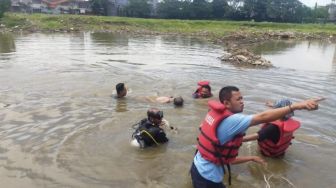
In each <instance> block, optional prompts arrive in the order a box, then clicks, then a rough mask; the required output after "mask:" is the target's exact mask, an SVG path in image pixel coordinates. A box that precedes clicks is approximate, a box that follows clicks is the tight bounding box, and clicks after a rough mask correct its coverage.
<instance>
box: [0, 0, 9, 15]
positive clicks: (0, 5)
mask: <svg viewBox="0 0 336 188" xmlns="http://www.w3.org/2000/svg"><path fill="white" fill-rule="evenodd" d="M10 6H11V1H10V0H1V1H0V18H2V17H3V15H4V13H5V12H6V11H8V10H9V8H10Z"/></svg>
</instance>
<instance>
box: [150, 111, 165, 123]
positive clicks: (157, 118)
mask: <svg viewBox="0 0 336 188" xmlns="http://www.w3.org/2000/svg"><path fill="white" fill-rule="evenodd" d="M147 118H148V120H149V121H150V122H151V123H153V124H154V125H160V123H161V121H162V118H163V112H162V111H160V110H159V109H157V108H150V109H148V111H147Z"/></svg>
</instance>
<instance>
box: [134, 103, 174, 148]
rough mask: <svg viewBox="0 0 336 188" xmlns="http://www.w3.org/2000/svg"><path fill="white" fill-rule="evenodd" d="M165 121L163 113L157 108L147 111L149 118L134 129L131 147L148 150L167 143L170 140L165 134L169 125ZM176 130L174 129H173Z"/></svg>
mask: <svg viewBox="0 0 336 188" xmlns="http://www.w3.org/2000/svg"><path fill="white" fill-rule="evenodd" d="M167 124H168V123H167V122H166V121H164V120H163V112H162V111H160V110H159V109H157V108H150V109H148V111H147V118H144V119H142V120H141V121H140V122H139V123H137V124H135V125H134V126H133V127H134V129H135V131H134V133H133V134H132V141H131V145H132V146H136V147H140V148H146V147H150V146H155V145H161V144H164V143H167V142H168V141H169V139H168V138H167V136H166V133H165V130H164V129H165V126H169V124H168V125H167ZM170 128H171V129H174V127H171V126H170Z"/></svg>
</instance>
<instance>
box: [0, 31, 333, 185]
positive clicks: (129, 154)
mask: <svg viewBox="0 0 336 188" xmlns="http://www.w3.org/2000/svg"><path fill="white" fill-rule="evenodd" d="M6 40H7V39H6V37H5V38H4V37H0V44H2V45H3V44H5V43H6V42H5V41H6ZM11 40H12V44H11V45H10V46H12V47H6V49H10V48H11V49H12V50H10V51H7V52H5V53H0V62H1V66H0V92H1V95H0V104H3V105H1V106H0V118H1V119H0V120H1V121H0V167H2V168H0V173H1V174H2V186H3V187H34V188H35V187H144V188H145V187H153V188H154V187H182V188H188V187H191V184H190V177H189V174H188V170H189V168H190V165H191V161H192V158H193V153H194V151H195V143H196V140H195V139H196V136H197V134H198V126H199V124H200V122H201V120H202V118H203V117H204V115H205V113H206V112H207V107H206V103H207V100H194V99H192V97H191V93H192V92H193V91H194V90H195V88H196V87H197V84H196V83H197V81H199V80H210V81H211V85H212V88H213V93H214V97H213V98H214V99H215V98H216V97H217V94H216V93H218V91H219V90H220V88H221V87H222V86H225V85H228V84H230V85H237V86H238V87H239V88H240V89H241V91H242V93H243V94H244V98H245V103H246V105H245V106H246V107H245V112H246V113H247V114H252V113H256V112H259V111H262V110H264V109H265V106H264V102H265V101H266V100H277V99H279V98H282V97H289V98H291V99H293V100H294V101H299V100H302V99H306V98H309V97H312V96H324V97H326V98H327V100H326V101H325V102H322V104H321V107H320V110H319V111H316V112H311V113H308V112H300V111H299V112H297V113H296V117H297V118H298V119H299V120H301V122H302V127H301V128H300V130H299V131H298V133H297V139H296V140H295V142H294V144H293V145H292V147H291V148H290V149H289V151H288V153H287V154H286V156H285V157H284V158H282V159H267V160H268V162H269V166H268V168H267V169H264V168H262V167H259V166H258V165H256V164H254V163H248V164H242V165H236V166H233V167H232V173H233V187H256V188H259V187H265V186H266V182H265V181H264V177H265V176H266V177H267V178H269V184H270V185H271V186H273V187H290V185H289V184H288V183H287V181H286V180H284V179H283V178H286V179H287V180H288V181H290V182H291V183H292V184H293V185H295V186H296V187H312V188H313V187H332V186H333V185H335V184H336V182H335V179H334V177H333V172H334V171H335V169H336V164H334V163H330V161H333V159H334V158H335V157H336V153H335V152H334V144H335V143H336V139H335V137H336V132H335V130H334V121H335V117H336V114H335V113H336V112H335V110H334V107H335V106H336V92H335V91H336V88H335V87H336V86H335V81H336V76H335V74H336V72H335V64H336V63H335V61H334V63H333V64H332V63H331V62H332V59H335V55H334V53H335V45H334V44H321V43H315V42H312V43H308V42H298V43H288V42H285V43H279V42H277V43H268V44H263V45H264V47H263V45H261V46H259V47H256V50H257V51H258V50H259V51H258V52H259V53H261V54H263V55H264V56H268V57H269V58H273V59H274V61H273V60H272V61H273V63H275V64H276V66H277V67H278V68H276V69H269V70H255V69H245V68H236V67H233V66H230V65H228V64H222V63H221V62H220V60H219V59H218V57H219V56H221V53H222V52H223V47H221V46H216V45H213V44H209V43H207V42H205V41H202V40H197V39H193V38H188V37H172V36H124V35H113V34H102V33H93V34H91V33H78V34H52V35H47V34H30V35H26V36H25V35H23V36H12V38H11ZM7 44H9V43H8V42H7ZM3 46H4V45H3ZM13 49H14V50H13ZM331 51H332V52H331ZM8 52H10V53H9V54H8ZM303 52H304V53H303ZM307 52H308V55H307ZM302 54H303V55H302ZM306 56H309V57H310V56H314V57H324V58H323V59H321V58H316V59H314V61H308V60H307V59H306V58H307V57H306ZM8 57H10V58H8ZM281 59H283V62H286V63H291V64H283V63H282V62H277V61H279V60H281ZM309 59H311V58H309ZM329 60H330V61H329ZM315 61H316V62H315ZM302 62H305V64H304V66H303V65H302V64H301V63H302ZM317 62H318V63H319V64H320V66H319V67H318V68H316V69H315V68H314V67H315V66H316V63H317ZM279 63H282V64H279ZM329 63H330V64H329ZM307 70H309V71H307ZM332 70H333V71H332ZM119 82H125V83H126V84H127V85H128V87H129V88H130V92H129V93H128V95H127V97H126V98H124V99H121V100H116V99H115V98H113V97H111V95H112V96H113V94H114V93H115V91H114V90H115V85H116V84H117V83H119ZM146 96H182V97H183V98H184V99H185V105H184V107H183V108H174V107H173V105H172V104H156V103H149V102H147V101H146V100H143V99H144V98H146ZM150 107H158V108H160V109H162V110H163V111H164V116H165V119H167V120H168V121H169V122H170V125H172V126H174V127H177V128H178V133H171V132H168V133H167V134H168V137H169V138H170V142H169V143H168V144H167V145H165V146H164V147H159V148H150V149H148V150H137V149H135V148H132V147H131V146H130V144H129V141H130V139H131V138H130V137H131V134H132V129H131V126H132V125H133V124H134V123H136V122H138V121H139V120H141V119H142V118H144V117H146V111H147V109H148V108H150ZM257 130H258V128H253V129H251V130H250V131H249V132H255V131H257ZM241 155H259V153H258V151H257V145H256V143H250V144H244V145H243V147H242V150H241ZM321 167H323V168H321ZM324 167H325V168H324ZM316 172H318V173H316ZM271 176H272V177H271ZM306 177H309V178H306ZM226 179H227V178H226Z"/></svg>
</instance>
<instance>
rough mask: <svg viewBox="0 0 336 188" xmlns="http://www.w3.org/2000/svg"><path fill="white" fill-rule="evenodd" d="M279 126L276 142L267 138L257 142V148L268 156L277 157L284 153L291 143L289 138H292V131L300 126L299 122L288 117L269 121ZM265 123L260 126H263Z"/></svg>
mask: <svg viewBox="0 0 336 188" xmlns="http://www.w3.org/2000/svg"><path fill="white" fill-rule="evenodd" d="M271 124H272V125H275V126H277V127H278V128H279V131H280V138H279V141H278V142H277V143H274V142H272V141H271V140H269V139H265V140H263V141H260V142H258V144H259V148H260V151H261V153H262V154H264V155H265V156H268V157H278V156H281V155H283V154H284V153H285V151H286V149H287V148H288V147H289V145H290V144H291V140H292V139H293V138H294V137H293V133H294V131H295V130H296V129H298V128H299V127H300V122H298V121H296V120H294V119H292V118H290V119H288V120H286V121H280V120H277V121H274V122H271ZM265 126H266V124H264V125H263V126H262V128H264V127H265Z"/></svg>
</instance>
